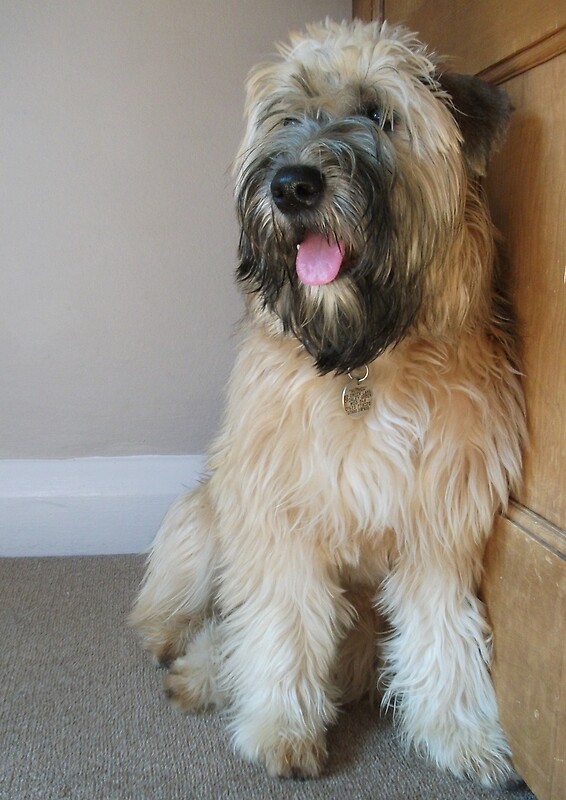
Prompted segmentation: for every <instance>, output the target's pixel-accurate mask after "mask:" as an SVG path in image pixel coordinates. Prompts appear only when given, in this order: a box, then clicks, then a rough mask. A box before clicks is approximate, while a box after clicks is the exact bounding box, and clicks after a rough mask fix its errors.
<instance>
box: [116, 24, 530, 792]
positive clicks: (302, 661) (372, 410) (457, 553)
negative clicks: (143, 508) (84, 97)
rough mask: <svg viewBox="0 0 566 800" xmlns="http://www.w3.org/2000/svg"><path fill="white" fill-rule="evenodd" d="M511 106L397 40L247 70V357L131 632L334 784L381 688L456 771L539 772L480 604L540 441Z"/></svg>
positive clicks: (186, 696) (151, 569)
mask: <svg viewBox="0 0 566 800" xmlns="http://www.w3.org/2000/svg"><path fill="white" fill-rule="evenodd" d="M509 114H510V105H509V102H508V100H507V98H506V96H505V95H504V94H503V92H501V91H500V90H498V89H495V88H491V87H490V86H488V85H487V84H485V83H483V82H482V81H480V80H479V79H476V78H471V77H466V76H459V75H453V74H443V73H442V71H441V70H440V68H439V65H438V63H437V62H436V60H435V58H434V56H433V55H432V54H431V53H430V52H429V51H428V50H427V49H426V48H425V47H424V46H423V45H422V44H421V43H420V42H419V41H418V40H417V39H416V38H415V37H414V36H413V35H412V34H410V33H408V32H407V31H406V30H404V29H402V28H393V27H390V26H388V25H387V24H383V25H380V24H377V23H374V24H369V25H365V24H363V23H361V22H354V23H352V24H346V23H344V24H335V23H331V22H326V23H325V24H322V25H316V26H314V25H313V26H311V27H309V28H307V30H306V32H305V33H303V34H296V35H293V36H292V37H291V43H290V44H289V45H288V46H284V47H281V48H280V56H279V57H278V58H277V59H276V60H274V61H273V62H272V63H269V64H264V65H261V66H259V67H258V68H257V69H255V71H254V72H253V73H252V74H251V77H250V79H249V84H248V99H247V130H246V133H245V136H244V141H243V143H242V146H241V150H240V152H239V155H238V158H237V163H236V199H237V209H238V215H239V221H240V226H241V240H240V265H239V269H238V278H239V281H240V284H241V286H242V288H243V291H244V293H245V297H246V302H247V314H246V322H245V325H244V335H243V341H242V345H241V350H240V353H239V356H238V359H237V362H236V365H235V367H234V371H233V375H232V379H231V383H230V387H229V391H228V398H227V405H226V411H225V415H224V420H223V424H222V428H221V431H220V434H219V436H218V438H217V439H216V442H215V444H214V445H213V447H212V449H211V453H210V458H209V461H208V469H209V473H208V476H207V477H206V479H205V480H204V481H203V483H202V484H201V485H200V486H199V487H198V488H197V489H196V490H194V491H192V492H191V493H189V494H187V495H186V496H184V497H182V498H181V499H180V500H179V501H178V502H177V503H176V504H175V505H174V506H173V508H172V509H171V510H170V512H169V513H168V515H167V517H166V518H165V520H164V522H163V525H162V528H161V530H160V531H159V533H158V535H157V538H156V540H155V543H154V546H153V549H152V551H151V555H150V557H149V562H148V567H147V574H146V576H145V580H144V583H143V585H142V588H141V591H140V594H139V597H138V600H137V603H136V605H135V608H134V611H133V614H132V620H133V623H134V624H135V625H136V626H137V627H138V628H139V630H140V632H141V634H142V636H143V639H144V642H145V645H146V647H147V649H148V650H150V651H151V652H152V653H153V654H154V655H155V656H156V657H157V658H158V659H159V661H161V662H162V663H164V664H166V665H168V666H169V667H170V670H169V672H168V674H167V675H166V677H165V686H166V691H167V694H168V695H169V697H171V699H172V700H173V701H174V702H175V703H177V704H178V705H179V706H181V707H182V708H184V709H199V708H202V707H204V706H210V705H212V706H216V707H222V706H226V707H227V709H228V711H229V719H230V726H231V731H232V733H233V737H234V742H235V745H236V746H237V748H238V750H239V751H240V752H241V753H242V754H243V755H244V756H246V757H248V758H250V759H257V760H260V761H261V762H263V763H264V764H265V765H266V767H267V769H268V771H269V773H270V774H272V775H279V776H301V777H308V776H316V775H318V774H319V772H320V770H321V767H322V765H323V763H324V760H325V758H326V755H327V752H326V746H325V733H326V730H327V728H328V726H329V725H330V724H332V723H333V722H334V721H335V720H336V717H337V709H338V708H339V706H340V704H343V703H345V702H348V701H351V700H354V699H356V698H358V697H360V696H362V695H363V694H365V693H366V692H367V691H371V690H372V689H373V690H375V687H376V685H377V680H378V677H379V679H380V681H383V687H384V692H383V702H384V703H386V704H387V703H392V704H393V706H394V708H395V713H396V717H397V719H398V721H399V724H400V727H401V730H402V731H403V734H404V737H405V739H406V741H407V742H410V743H412V744H413V745H414V746H416V747H417V748H418V749H419V750H420V751H421V752H423V753H425V754H426V755H428V756H429V757H430V758H431V759H432V760H433V761H434V762H435V763H436V764H437V765H439V766H441V767H443V768H445V769H448V770H450V771H451V772H453V773H454V774H456V775H461V776H462V775H466V776H470V777H473V778H475V779H477V780H479V781H480V782H481V783H482V784H484V785H488V786H489V785H505V784H509V783H510V781H512V780H513V779H514V778H515V777H516V773H515V772H514V771H513V768H512V766H511V763H510V760H509V757H510V751H509V747H508V745H507V742H506V740H505V736H504V733H503V731H502V729H501V726H500V723H499V721H498V715H497V707H496V700H495V694H494V690H493V687H492V684H491V680H490V675H489V662H490V632H489V627H488V623H487V621H486V615H485V612H484V608H483V606H482V603H481V602H480V600H479V599H478V597H477V595H476V590H477V588H478V583H479V581H480V577H481V573H482V554H483V551H484V546H485V543H486V540H487V537H488V536H489V534H490V531H491V528H492V524H493V520H494V515H495V514H496V513H497V511H498V510H499V509H501V508H504V507H505V505H506V503H507V501H508V496H509V491H510V489H513V488H514V487H516V486H517V483H518V481H519V475H520V467H521V444H522V440H523V438H524V430H525V426H524V412H523V398H522V393H521V387H520V382H519V379H518V375H517V370H516V367H515V360H514V356H513V346H512V335H511V326H510V324H509V322H508V318H507V313H506V306H505V303H504V301H503V300H502V299H501V297H500V296H499V294H498V293H497V291H496V288H495V285H496V277H497V276H496V275H495V261H496V260H495V248H494V236H493V229H492V225H491V223H490V220H489V216H488V212H487V209H486V203H485V199H484V196H483V192H482V189H481V186H480V178H481V176H482V175H483V174H484V173H485V169H486V166H487V162H488V159H489V156H490V154H491V152H492V150H493V149H494V147H495V146H496V145H497V144H498V143H499V142H500V140H501V138H502V136H503V135H504V133H505V129H506V127H507V122H508V117H509ZM378 612H379V615H380V616H383V617H384V618H385V619H386V620H387V627H388V632H387V635H385V636H382V637H378V635H377V627H378ZM378 638H379V648H378V646H377V645H378ZM378 673H379V676H378Z"/></svg>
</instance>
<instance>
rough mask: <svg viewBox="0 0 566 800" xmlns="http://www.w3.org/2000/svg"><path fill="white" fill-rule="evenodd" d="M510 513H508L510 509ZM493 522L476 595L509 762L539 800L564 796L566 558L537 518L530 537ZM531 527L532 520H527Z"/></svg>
mask: <svg viewBox="0 0 566 800" xmlns="http://www.w3.org/2000/svg"><path fill="white" fill-rule="evenodd" d="M512 513H513V512H512ZM524 513H527V514H528V512H522V511H520V510H518V511H517V512H516V516H517V522H513V521H511V520H510V519H500V520H499V521H498V524H497V526H496V529H495V532H494V535H493V537H492V538H491V540H490V542H489V544H488V547H487V550H486V559H485V564H486V571H485V577H484V582H483V587H482V593H483V596H484V599H485V601H486V604H487V608H488V614H489V617H490V621H491V624H492V627H493V632H494V641H495V648H494V662H493V669H492V675H493V682H494V685H495V689H496V693H497V700H498V705H499V710H500V715H501V721H502V724H503V727H504V728H505V731H506V733H507V735H508V737H509V741H510V744H511V748H512V750H513V754H514V761H515V765H516V767H517V769H518V771H519V772H520V773H521V775H522V776H523V778H524V779H525V781H526V782H527V784H528V785H529V787H530V788H531V789H532V791H533V792H534V793H535V795H536V796H537V797H539V798H548V800H562V798H565V797H566V769H565V768H564V758H565V757H566V683H565V681H566V553H565V539H564V535H563V534H562V533H561V532H560V531H557V530H555V529H549V530H548V536H546V535H545V528H547V526H546V525H545V523H544V520H538V522H537V524H536V525H535V527H536V528H537V530H538V534H537V535H536V536H533V535H532V534H531V533H529V532H528V531H527V530H524V529H523V527H522V525H521V523H522V521H523V514H524ZM529 524H532V520H531V521H530V522H529Z"/></svg>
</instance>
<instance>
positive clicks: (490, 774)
mask: <svg viewBox="0 0 566 800" xmlns="http://www.w3.org/2000/svg"><path fill="white" fill-rule="evenodd" d="M462 774H463V776H464V777H465V778H467V779H468V780H472V781H475V782H476V783H479V784H480V785H481V786H484V787H486V788H488V789H505V790H507V791H516V790H518V789H523V788H524V786H525V782H524V781H523V779H522V778H521V776H520V775H519V773H518V772H517V771H516V770H515V768H514V767H513V764H512V763H511V760H510V758H509V757H508V755H507V754H505V753H501V752H488V753H485V754H483V755H480V756H476V757H473V756H471V757H469V758H468V759H467V760H466V763H465V764H464V766H463V769H462Z"/></svg>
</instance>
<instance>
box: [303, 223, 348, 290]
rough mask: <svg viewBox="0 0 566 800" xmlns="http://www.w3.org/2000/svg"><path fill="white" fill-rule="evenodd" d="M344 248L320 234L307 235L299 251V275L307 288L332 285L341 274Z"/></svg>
mask: <svg viewBox="0 0 566 800" xmlns="http://www.w3.org/2000/svg"><path fill="white" fill-rule="evenodd" d="M343 259H344V248H343V245H341V244H340V242H329V241H328V239H327V238H326V237H325V236H322V234H320V233H307V235H306V236H305V238H304V239H303V241H302V242H301V244H300V245H299V248H298V250H297V261H296V267H297V275H298V276H299V279H300V280H301V281H302V282H303V283H306V285H307V286H321V285H322V284H324V283H330V282H331V281H333V280H334V278H335V277H336V276H337V275H338V273H339V272H340V267H341V266H342V261H343Z"/></svg>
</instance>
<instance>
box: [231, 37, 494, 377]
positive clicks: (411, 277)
mask: <svg viewBox="0 0 566 800" xmlns="http://www.w3.org/2000/svg"><path fill="white" fill-rule="evenodd" d="M280 56H281V57H280V58H279V59H278V60H277V61H274V62H273V63H269V64H264V65H260V66H259V67H257V68H256V69H255V70H254V71H253V72H252V74H251V76H250V79H249V83H248V100H247V130H246V134H245V137H244V141H243V143H242V147H241V149H240V153H239V155H238V158H237V162H236V197H237V208H238V214H239V219H240V224H241V242H240V259H241V260H240V267H239V271H238V276H239V279H240V280H241V282H242V284H243V285H244V287H245V289H246V290H247V291H248V292H250V293H252V294H254V295H255V298H256V300H255V303H254V308H255V311H256V313H262V314H266V315H268V317H269V319H270V320H271V322H272V323H273V322H276V323H277V325H278V326H279V328H280V330H281V331H282V332H286V333H291V334H293V335H295V336H296V337H297V338H298V339H299V340H300V341H301V342H302V344H303V345H304V347H305V348H306V350H307V351H308V352H309V353H310V354H311V356H312V357H313V358H314V360H315V362H316V365H317V367H318V369H319V371H320V372H322V373H325V372H329V371H332V370H334V371H336V372H344V371H346V370H349V369H350V370H351V369H354V368H356V367H359V366H362V365H364V364H367V363H369V362H371V361H372V360H373V359H374V358H376V357H377V356H378V355H379V354H380V353H381V352H383V351H384V350H385V349H386V348H387V347H389V346H392V345H394V344H395V343H397V342H399V341H400V340H401V339H402V338H403V337H404V336H405V335H406V334H407V333H408V331H410V330H411V329H412V328H417V327H418V326H421V327H423V326H424V327H425V328H426V327H427V326H429V327H435V326H436V327H440V328H442V327H443V326H444V327H447V326H454V325H457V324H462V323H463V320H464V319H465V318H466V317H467V315H469V314H470V313H472V311H471V310H473V306H474V304H477V303H479V300H477V302H476V299H475V298H476V295H477V296H478V297H479V296H481V294H482V292H483V291H484V288H483V284H484V283H485V281H486V276H485V273H486V272H489V269H490V263H489V262H490V260H491V258H490V255H489V253H488V254H486V253H484V254H483V255H484V257H482V256H481V255H480V254H479V251H480V250H482V248H483V249H484V250H486V249H487V250H490V241H491V235H490V234H489V232H487V233H486V230H487V228H488V223H487V221H486V218H485V214H484V213H483V209H482V208H481V202H480V201H479V200H478V193H477V191H476V190H475V189H474V190H473V191H471V187H473V186H474V185H475V183H476V179H477V177H478V176H479V175H481V174H483V173H484V172H485V168H486V164H487V160H488V158H489V155H490V153H491V150H492V148H493V147H494V145H495V144H496V143H497V142H498V140H499V139H500V138H501V136H502V133H503V131H504V129H505V127H506V124H507V119H508V116H509V113H510V106H509V103H508V100H507V98H506V96H505V95H504V94H503V93H502V92H500V91H499V90H497V89H493V88H491V87H489V86H487V84H485V83H483V82H482V81H479V80H478V79H474V78H469V77H464V76H453V75H452V76H451V75H445V76H442V75H441V74H440V72H439V68H438V65H437V63H436V61H435V59H434V57H433V56H432V55H431V54H430V53H429V52H428V51H427V50H426V48H425V47H424V46H423V45H422V44H421V43H420V42H418V41H417V40H416V39H415V37H414V36H413V35H412V34H410V33H408V32H407V31H405V30H404V29H402V28H391V27H389V26H387V25H386V24H384V25H383V26H381V25H378V24H377V23H373V24H369V25H365V24H363V23H360V22H354V23H351V24H346V23H343V24H336V23H331V22H327V23H325V24H322V25H319V26H311V27H309V28H308V29H307V31H306V33H304V34H296V35H293V36H292V37H291V44H290V45H289V46H285V47H281V48H280ZM472 206H473V207H472ZM470 220H471V221H470ZM481 230H483V234H482V233H480V234H478V233H477V232H478V231H481ZM474 231H475V233H474ZM471 240H474V242H472V245H473V246H472V245H471V244H470V241H471ZM464 251H465V252H464ZM474 254H475V256H474ZM470 259H472V261H474V262H477V263H474V264H473V265H471V264H470V263H468V262H470ZM456 262H457V263H456ZM484 262H486V263H484ZM478 272H479V273H480V274H476V273H478ZM474 313H475V312H474ZM437 332H438V331H437Z"/></svg>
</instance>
